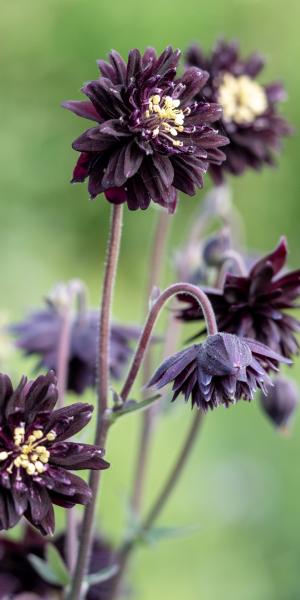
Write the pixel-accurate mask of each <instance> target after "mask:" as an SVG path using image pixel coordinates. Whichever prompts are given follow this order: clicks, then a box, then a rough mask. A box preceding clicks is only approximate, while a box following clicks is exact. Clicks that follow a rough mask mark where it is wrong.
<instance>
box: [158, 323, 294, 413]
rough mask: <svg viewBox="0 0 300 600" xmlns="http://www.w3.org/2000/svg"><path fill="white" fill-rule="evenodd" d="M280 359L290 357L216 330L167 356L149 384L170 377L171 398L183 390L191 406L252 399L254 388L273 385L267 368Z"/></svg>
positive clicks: (273, 367)
mask: <svg viewBox="0 0 300 600" xmlns="http://www.w3.org/2000/svg"><path fill="white" fill-rule="evenodd" d="M280 362H289V361H288V360H287V359H284V358H283V357H282V356H280V355H279V354H276V353H275V352H272V350H270V348H268V347H267V346H264V344H260V343H259V342H255V341H253V340H249V339H245V338H238V337H237V336H235V335H231V334H229V333H217V334H216V335H211V336H209V337H208V338H207V339H206V340H205V342H204V343H203V344H196V345H194V346H190V347H189V348H187V349H186V350H183V351H181V352H178V353H177V354H174V356H171V357H170V358H167V359H166V360H165V361H164V362H163V363H162V365H161V366H160V367H159V369H158V370H157V371H156V373H155V374H154V376H153V377H152V379H151V380H150V382H149V384H148V387H152V386H154V387H156V388H157V389H160V388H162V387H164V386H165V385H167V384H168V383H170V382H171V381H173V388H172V390H173V398H172V401H173V400H175V399H176V398H177V396H179V394H183V396H184V398H185V401H186V402H187V401H188V400H189V398H191V402H192V406H194V405H196V406H197V407H198V408H201V410H203V411H207V410H208V408H211V409H213V408H215V407H217V406H219V405H220V404H224V405H225V406H228V405H229V404H233V403H235V402H236V401H237V400H240V399H244V400H252V399H253V396H254V393H255V391H256V390H257V389H260V390H262V392H263V393H264V394H265V393H266V392H267V390H268V388H269V386H271V385H272V381H271V379H270V377H269V375H268V374H267V370H272V371H277V370H278V364H279V363H280Z"/></svg>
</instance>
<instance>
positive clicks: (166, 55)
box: [63, 47, 227, 212]
mask: <svg viewBox="0 0 300 600" xmlns="http://www.w3.org/2000/svg"><path fill="white" fill-rule="evenodd" d="M179 57H180V52H179V51H178V50H175V51H173V50H172V48H170V47H169V48H167V49H166V50H165V51H164V52H163V53H162V54H161V55H160V56H159V57H157V55H156V52H155V50H154V49H153V48H148V49H147V50H146V51H145V53H144V54H143V55H141V54H140V52H139V51H138V50H132V51H131V52H130V53H129V56H128V61H127V63H126V62H125V61H124V60H123V58H122V57H121V56H120V55H119V54H118V53H117V52H115V51H112V52H111V53H110V55H109V62H105V61H103V60H100V61H99V62H98V65H99V68H100V72H101V76H100V78H98V79H96V80H95V81H90V82H89V83H87V84H86V85H84V87H83V88H82V91H83V92H84V94H85V95H86V96H87V97H88V99H89V100H88V101H85V102H79V101H69V102H65V103H64V104H63V106H64V107H65V108H68V109H69V110H71V111H73V112H74V113H75V114H77V115H79V116H80V117H84V118H86V119H90V120H93V121H95V122H96V123H97V124H96V125H95V127H92V128H91V129H88V130H87V131H86V132H85V133H83V134H82V135H81V136H80V137H79V138H78V139H77V140H75V142H74V143H73V148H74V149H75V150H77V151H78V152H80V153H81V154H80V158H79V160H78V162H77V165H76V167H75V170H74V174H73V182H81V181H84V180H85V179H87V178H88V179H89V185H88V188H89V193H90V196H91V198H95V197H96V196H98V194H101V193H102V192H105V195H106V198H107V200H109V202H112V203H115V204H120V203H123V202H127V204H128V207H129V209H130V210H136V209H138V208H141V209H142V210H145V209H146V208H148V206H149V204H150V202H151V200H152V201H153V202H157V203H158V204H160V205H161V206H163V207H165V208H167V209H168V211H169V212H174V210H175V207H176V202H177V190H180V191H182V192H184V193H186V194H188V195H190V196H193V195H194V194H195V193H196V191H197V189H198V188H199V187H202V186H203V174H204V173H206V171H207V169H208V167H209V165H210V164H217V165H220V164H221V163H222V161H223V160H224V158H225V155H224V153H223V152H222V151H221V150H220V149H219V147H220V146H223V145H224V144H226V143H227V139H226V138H225V137H223V136H221V135H219V134H218V132H217V131H216V130H215V129H213V128H212V127H211V123H212V122H214V121H216V120H217V119H218V118H219V117H220V114H221V109H220V107H219V106H218V105H216V104H214V103H210V102H205V101H203V99H201V100H198V101H195V99H194V97H195V95H196V94H199V93H200V92H201V90H202V88H203V86H204V85H205V84H206V83H207V79H208V73H205V72H203V71H201V70H200V69H198V68H194V67H193V68H190V69H187V71H186V72H185V74H184V75H183V77H181V78H180V79H175V77H176V69H177V65H178V61H179Z"/></svg>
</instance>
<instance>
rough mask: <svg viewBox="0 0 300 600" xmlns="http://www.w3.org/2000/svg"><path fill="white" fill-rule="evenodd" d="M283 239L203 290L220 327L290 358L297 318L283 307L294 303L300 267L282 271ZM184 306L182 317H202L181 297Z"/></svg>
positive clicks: (294, 351) (299, 324)
mask: <svg viewBox="0 0 300 600" xmlns="http://www.w3.org/2000/svg"><path fill="white" fill-rule="evenodd" d="M286 259H287V243H286V240H285V238H282V239H281V240H280V242H279V244H278V246H277V247H276V248H275V250H274V251H273V252H271V254H268V255H267V256H264V257H262V258H260V259H259V260H257V261H256V262H255V263H254V265H253V266H252V267H251V268H250V269H249V271H248V274H247V275H245V276H241V275H231V274H230V273H228V274H227V275H226V278H225V282H224V285H223V289H222V290H218V289H207V290H205V291H206V293H207V295H208V297H209V299H210V301H211V303H212V306H213V309H214V312H215V315H216V319H217V324H218V328H219V330H220V331H226V332H228V333H234V334H236V335H238V336H243V337H248V338H253V339H255V340H258V341H260V342H262V343H263V344H266V345H267V346H269V347H270V348H272V349H273V350H274V351H275V352H278V353H279V354H282V355H283V356H286V357H288V358H290V357H291V356H293V355H294V354H297V353H298V351H299V343H298V341H297V339H296V337H295V333H296V332H298V331H300V321H299V320H298V319H296V318H295V317H292V316H291V315H290V314H289V313H288V312H287V311H288V310H289V309H293V308H296V307H297V303H298V302H299V297H300V269H298V270H297V271H291V272H285V271H283V272H282V270H283V267H284V266H285V262H286ZM181 299H183V300H185V301H187V302H188V307H187V308H184V309H182V310H180V312H179V315H178V316H179V318H180V319H183V320H184V321H194V320H199V319H201V320H202V319H203V315H202V313H201V310H200V309H199V307H198V306H197V303H196V302H195V301H194V300H193V299H190V298H187V297H183V296H182V297H181Z"/></svg>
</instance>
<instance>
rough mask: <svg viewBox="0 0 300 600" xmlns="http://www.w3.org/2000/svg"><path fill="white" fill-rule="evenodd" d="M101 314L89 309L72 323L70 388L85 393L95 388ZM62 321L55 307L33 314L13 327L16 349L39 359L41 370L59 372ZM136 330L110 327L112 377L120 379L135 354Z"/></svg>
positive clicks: (125, 327)
mask: <svg viewBox="0 0 300 600" xmlns="http://www.w3.org/2000/svg"><path fill="white" fill-rule="evenodd" d="M98 317H99V315H98V313H97V311H93V310H89V311H87V312H85V314H84V315H78V314H77V315H74V318H73V320H72V330H71V341H70V353H69V365H68V384H67V389H68V390H70V391H73V392H75V393H76V394H79V395H80V394H82V393H83V392H84V391H85V390H86V389H87V388H88V387H94V385H95V380H96V356H97V340H98ZM62 326H63V318H62V316H61V314H60V312H59V310H57V308H56V307H55V306H54V305H50V306H48V307H47V308H45V309H43V310H36V311H34V312H32V313H31V314H30V315H29V316H28V317H27V319H25V320H24V321H22V322H20V323H16V324H14V325H12V326H11V328H10V330H11V332H12V333H13V334H15V336H16V346H17V347H18V348H20V349H21V350H23V351H24V352H25V354H26V355H37V356H39V357H40V361H39V364H38V369H40V368H41V367H44V368H46V369H52V370H54V371H56V366H57V357H58V347H59V340H60V334H61V329H62ZM139 335H140V330H139V329H138V328H137V327H130V326H125V325H117V324H113V325H112V328H111V341H110V355H109V367H110V373H111V376H112V377H113V378H114V379H117V380H118V379H120V378H121V376H122V372H123V369H124V367H126V365H127V364H128V362H129V360H130V357H131V355H132V349H131V346H130V342H131V341H133V340H136V339H138V337H139Z"/></svg>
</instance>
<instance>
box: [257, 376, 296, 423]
mask: <svg viewBox="0 0 300 600" xmlns="http://www.w3.org/2000/svg"><path fill="white" fill-rule="evenodd" d="M273 384H274V385H273V387H272V388H270V390H269V391H268V393H267V395H266V396H263V395H261V398H260V401H261V406H262V409H263V411H264V412H265V414H266V415H267V416H268V417H269V419H270V420H271V421H272V423H273V425H274V426H275V427H277V428H279V429H285V428H286V427H287V426H288V425H289V423H290V421H291V419H292V417H293V415H294V413H295V411H296V409H297V407H298V404H299V389H298V388H297V386H296V384H295V383H294V381H292V380H291V379H288V378H287V377H282V376H280V377H276V378H275V379H274V380H273Z"/></svg>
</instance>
